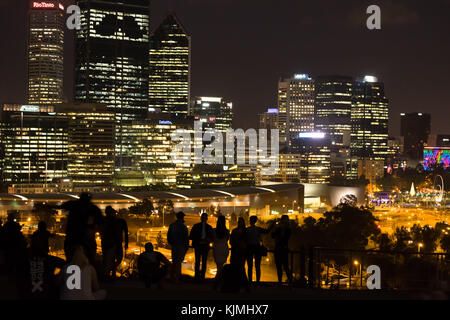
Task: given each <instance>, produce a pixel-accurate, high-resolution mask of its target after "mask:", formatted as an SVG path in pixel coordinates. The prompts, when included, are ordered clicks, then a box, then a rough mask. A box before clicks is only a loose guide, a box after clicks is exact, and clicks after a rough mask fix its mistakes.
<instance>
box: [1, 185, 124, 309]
mask: <svg viewBox="0 0 450 320" xmlns="http://www.w3.org/2000/svg"><path fill="white" fill-rule="evenodd" d="M58 208H59V209H63V210H66V211H67V212H68V215H67V225H66V238H65V241H64V252H65V257H66V260H64V259H61V258H58V257H56V256H52V255H50V254H49V252H50V250H49V239H50V238H51V237H54V236H55V235H54V234H52V233H50V232H49V231H48V230H47V225H46V223H45V222H43V221H40V222H39V223H38V229H37V230H36V231H35V232H34V233H33V235H32V236H31V244H30V246H28V241H27V240H26V238H25V237H24V235H23V234H22V231H21V229H22V226H21V225H20V224H19V223H18V222H17V221H16V220H17V219H16V215H15V214H14V213H11V214H9V215H8V219H7V222H6V223H5V225H4V226H0V251H1V252H2V253H3V254H2V255H3V256H4V259H3V260H4V266H5V270H4V271H5V272H6V273H7V274H8V278H9V279H16V287H17V288H18V294H19V296H21V297H25V298H44V299H45V298H58V297H60V298H61V299H77V300H79V299H104V298H105V296H106V293H105V292H104V291H103V290H100V288H99V281H98V273H99V272H100V275H101V276H102V277H103V279H105V280H108V279H111V278H114V277H115V275H116V269H117V267H118V266H119V265H120V263H121V261H122V259H123V256H124V252H123V248H124V246H123V242H125V249H127V248H128V227H127V223H126V221H125V220H124V219H121V218H119V217H118V216H117V211H115V210H114V209H113V208H112V207H111V206H108V207H106V209H105V215H103V214H102V212H101V210H100V209H99V208H98V207H97V206H96V205H95V204H93V203H92V201H91V195H90V194H88V193H82V194H81V195H80V197H79V198H78V199H77V200H72V201H68V202H65V203H63V204H62V205H61V206H58ZM97 233H99V234H100V237H101V244H102V262H99V261H97V255H96V252H97V242H96V234H97ZM73 265H75V266H78V267H79V269H80V270H81V274H80V276H81V278H80V279H79V281H80V282H81V289H79V290H77V289H75V290H74V289H73V288H68V287H67V285H66V280H67V278H68V277H69V276H70V275H71V272H69V271H68V268H69V267H70V266H73ZM56 269H60V270H61V272H60V274H59V275H58V276H57V275H55V270H56Z"/></svg>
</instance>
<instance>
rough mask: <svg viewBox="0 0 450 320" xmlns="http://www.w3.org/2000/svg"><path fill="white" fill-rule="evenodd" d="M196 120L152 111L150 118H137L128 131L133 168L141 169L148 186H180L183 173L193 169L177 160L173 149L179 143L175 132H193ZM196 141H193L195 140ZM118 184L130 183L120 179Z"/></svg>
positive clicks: (135, 169)
mask: <svg viewBox="0 0 450 320" xmlns="http://www.w3.org/2000/svg"><path fill="white" fill-rule="evenodd" d="M193 124H194V120H193V119H191V118H176V117H170V115H169V114H161V113H149V114H148V117H147V118H146V119H142V120H135V121H133V124H132V126H131V127H130V128H129V132H128V134H129V135H130V136H132V137H134V138H133V140H134V145H133V171H137V172H141V173H142V175H143V177H142V179H143V180H144V181H143V183H144V185H153V186H155V185H161V184H163V185H166V186H169V187H173V188H176V182H177V180H176V178H177V175H178V174H179V173H180V172H183V171H189V170H190V169H191V166H190V164H189V163H174V161H173V160H172V152H175V150H174V147H175V145H176V144H177V142H176V141H173V140H172V138H171V134H172V133H173V132H174V131H175V130H177V129H183V130H186V131H188V132H189V133H190V134H193V131H194V130H193ZM192 144H193V142H192ZM117 184H118V185H123V186H131V185H127V184H126V183H125V182H123V181H122V182H118V183H117Z"/></svg>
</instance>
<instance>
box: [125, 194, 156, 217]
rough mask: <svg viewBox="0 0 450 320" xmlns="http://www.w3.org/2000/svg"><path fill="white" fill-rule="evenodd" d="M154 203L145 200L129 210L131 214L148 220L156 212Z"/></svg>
mask: <svg viewBox="0 0 450 320" xmlns="http://www.w3.org/2000/svg"><path fill="white" fill-rule="evenodd" d="M154 209H155V208H154V207H153V203H152V202H151V201H150V200H149V199H144V200H142V201H140V202H138V203H136V204H135V205H133V206H131V207H129V208H128V210H129V211H130V213H131V214H135V215H137V216H145V217H146V218H148V217H149V216H150V215H151V214H152V213H153V211H154Z"/></svg>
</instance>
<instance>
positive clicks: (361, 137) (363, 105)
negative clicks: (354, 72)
mask: <svg viewBox="0 0 450 320" xmlns="http://www.w3.org/2000/svg"><path fill="white" fill-rule="evenodd" d="M350 139H351V141H350V149H351V156H352V157H354V158H355V159H363V158H364V159H373V160H386V157H387V149H388V146H387V142H388V99H387V98H386V96H385V94H384V85H383V83H382V82H379V81H378V79H377V78H375V77H372V76H365V77H364V79H363V80H357V81H355V83H354V86H353V96H352V108H351V138H350Z"/></svg>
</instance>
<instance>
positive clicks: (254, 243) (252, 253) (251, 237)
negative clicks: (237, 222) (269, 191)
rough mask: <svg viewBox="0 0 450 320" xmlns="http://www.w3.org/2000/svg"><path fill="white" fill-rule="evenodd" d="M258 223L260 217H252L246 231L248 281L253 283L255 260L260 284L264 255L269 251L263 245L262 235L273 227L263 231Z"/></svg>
mask: <svg viewBox="0 0 450 320" xmlns="http://www.w3.org/2000/svg"><path fill="white" fill-rule="evenodd" d="M257 221H258V217H256V216H251V217H250V226H249V227H248V228H247V229H246V232H245V236H246V243H247V249H246V258H247V269H248V270H247V273H248V280H249V281H250V282H252V278H253V259H255V271H256V282H257V283H259V281H260V279H261V258H262V256H263V255H267V249H266V248H265V247H264V246H263V245H262V244H261V235H262V234H265V233H269V232H270V230H271V229H272V226H271V227H270V228H269V229H263V228H261V227H257V226H256V222H257Z"/></svg>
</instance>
